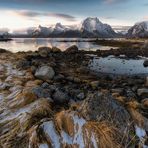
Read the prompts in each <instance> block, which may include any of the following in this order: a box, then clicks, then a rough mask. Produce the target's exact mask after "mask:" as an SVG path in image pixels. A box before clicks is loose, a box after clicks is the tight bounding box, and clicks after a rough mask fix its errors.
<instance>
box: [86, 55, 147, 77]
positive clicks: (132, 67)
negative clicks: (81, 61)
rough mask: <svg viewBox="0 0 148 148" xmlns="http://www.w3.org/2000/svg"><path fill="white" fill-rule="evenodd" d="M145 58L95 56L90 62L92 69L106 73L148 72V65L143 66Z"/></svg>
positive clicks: (128, 73)
mask: <svg viewBox="0 0 148 148" xmlns="http://www.w3.org/2000/svg"><path fill="white" fill-rule="evenodd" d="M144 60H145V58H139V59H124V58H116V57H114V56H109V57H105V58H102V57H100V58H99V57H94V58H93V59H92V60H91V61H90V64H89V68H90V69H91V70H92V71H95V72H99V73H106V74H122V75H124V74H126V75H137V74H148V67H144V66H143V62H144Z"/></svg>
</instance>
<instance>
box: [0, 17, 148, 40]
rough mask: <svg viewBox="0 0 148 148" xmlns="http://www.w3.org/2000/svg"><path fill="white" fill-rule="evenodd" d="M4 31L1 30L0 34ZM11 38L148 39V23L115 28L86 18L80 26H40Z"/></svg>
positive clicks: (95, 19)
mask: <svg viewBox="0 0 148 148" xmlns="http://www.w3.org/2000/svg"><path fill="white" fill-rule="evenodd" d="M2 31H3V30H0V33H1V32H2ZM9 36H10V37H64V38H71V37H72V38H74V37H84V38H91V37H95V38H96V37H97V38H115V37H127V38H148V21H143V22H139V23H136V24H135V25H134V26H132V27H131V26H113V27H111V26H110V25H108V24H104V23H102V22H101V21H100V20H99V19H98V18H91V17H88V18H86V19H85V20H84V21H83V22H82V23H81V24H80V25H73V26H67V25H62V24H61V23H57V24H56V25H52V26H49V27H44V26H41V25H39V26H38V27H37V28H34V27H32V28H29V29H28V30H27V31H26V33H24V32H23V33H20V32H17V31H16V32H14V33H12V34H9Z"/></svg>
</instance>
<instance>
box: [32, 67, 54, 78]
mask: <svg viewBox="0 0 148 148" xmlns="http://www.w3.org/2000/svg"><path fill="white" fill-rule="evenodd" d="M54 75H55V72H54V70H53V68H52V67H50V66H46V65H45V66H41V67H40V68H38V69H37V70H36V72H35V77H37V78H38V79H41V80H44V81H48V80H51V79H52V78H53V77H54Z"/></svg>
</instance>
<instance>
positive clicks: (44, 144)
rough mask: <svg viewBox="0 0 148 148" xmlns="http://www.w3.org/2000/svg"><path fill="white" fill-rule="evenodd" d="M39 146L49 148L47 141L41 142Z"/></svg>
mask: <svg viewBox="0 0 148 148" xmlns="http://www.w3.org/2000/svg"><path fill="white" fill-rule="evenodd" d="M39 148H49V147H48V145H47V144H46V143H43V144H40V145H39Z"/></svg>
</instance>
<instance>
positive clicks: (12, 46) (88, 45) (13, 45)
mask: <svg viewBox="0 0 148 148" xmlns="http://www.w3.org/2000/svg"><path fill="white" fill-rule="evenodd" d="M63 40H82V42H62V41H63ZM83 40H85V42H84V41H83ZM87 40H90V39H78V38H73V39H71V38H70V39H67V38H61V39H60V38H38V39H36V38H16V39H13V40H12V41H10V42H0V48H4V49H7V50H10V51H12V52H18V51H30V50H31V51H35V50H37V49H38V47H40V46H48V47H53V46H56V47H58V48H60V49H61V50H65V49H66V48H68V47H70V46H72V45H76V46H78V48H79V49H80V50H97V49H100V50H109V49H110V48H111V47H109V46H100V45H96V44H94V43H92V42H87ZM59 41H60V42H59Z"/></svg>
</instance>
